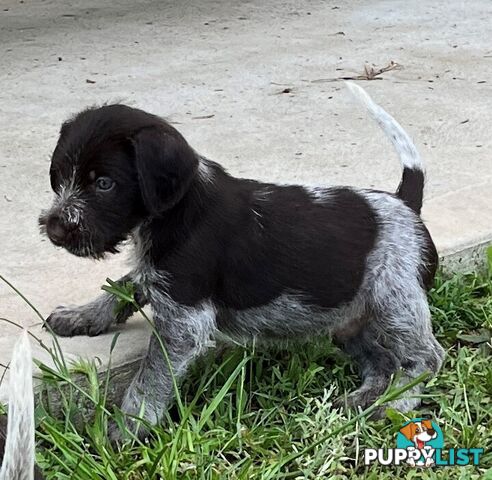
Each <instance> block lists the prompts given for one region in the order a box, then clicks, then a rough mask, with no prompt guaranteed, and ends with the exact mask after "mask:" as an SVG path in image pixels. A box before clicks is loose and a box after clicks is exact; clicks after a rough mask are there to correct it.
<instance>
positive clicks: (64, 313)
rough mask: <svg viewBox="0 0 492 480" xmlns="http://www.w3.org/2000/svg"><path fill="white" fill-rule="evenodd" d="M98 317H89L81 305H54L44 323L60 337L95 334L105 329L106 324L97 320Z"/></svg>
mask: <svg viewBox="0 0 492 480" xmlns="http://www.w3.org/2000/svg"><path fill="white" fill-rule="evenodd" d="M98 320H99V319H97V318H96V319H93V318H90V315H87V312H86V311H85V310H84V309H83V308H81V307H74V306H70V307H66V306H64V305H60V306H59V307H56V308H55V309H54V310H53V312H52V313H51V315H50V316H49V317H48V318H47V319H46V324H47V325H48V326H49V327H50V329H51V330H53V332H54V333H56V334H57V335H60V336H62V337H73V336H74V335H89V336H95V335H99V334H100V333H103V332H105V331H106V330H107V325H105V324H103V323H100V322H98Z"/></svg>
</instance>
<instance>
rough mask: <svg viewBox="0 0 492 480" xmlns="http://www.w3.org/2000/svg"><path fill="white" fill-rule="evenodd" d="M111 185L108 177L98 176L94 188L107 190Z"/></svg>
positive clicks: (111, 182)
mask: <svg viewBox="0 0 492 480" xmlns="http://www.w3.org/2000/svg"><path fill="white" fill-rule="evenodd" d="M113 186H114V182H113V180H111V178H109V177H99V178H98V179H97V180H96V189H97V190H100V191H101V192H107V191H108V190H111V189H112V188H113Z"/></svg>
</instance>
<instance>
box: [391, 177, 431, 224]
mask: <svg viewBox="0 0 492 480" xmlns="http://www.w3.org/2000/svg"><path fill="white" fill-rule="evenodd" d="M424 183H425V178H424V172H423V171H422V170H419V169H414V168H404V169H403V175H402V177H401V182H400V185H399V186H398V190H397V191H396V195H397V196H398V197H399V198H401V199H402V200H403V201H404V202H405V203H406V204H407V205H408V206H409V207H410V208H411V209H412V210H413V211H414V212H415V213H418V214H419V215H420V210H421V209H422V202H423V200H424Z"/></svg>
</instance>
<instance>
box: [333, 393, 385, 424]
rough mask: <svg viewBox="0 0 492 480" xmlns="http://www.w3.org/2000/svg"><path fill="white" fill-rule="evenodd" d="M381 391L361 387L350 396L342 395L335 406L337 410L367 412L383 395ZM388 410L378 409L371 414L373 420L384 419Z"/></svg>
mask: <svg viewBox="0 0 492 480" xmlns="http://www.w3.org/2000/svg"><path fill="white" fill-rule="evenodd" d="M381 393H382V392H381V391H380V389H377V388H370V387H361V388H359V389H358V390H355V391H354V392H352V393H349V394H348V395H342V396H340V397H338V398H337V399H336V400H335V402H333V406H334V407H335V408H343V409H345V410H347V409H351V410H352V409H353V410H356V411H358V410H359V409H360V410H365V409H367V408H368V407H370V406H371V405H372V404H373V403H374V402H375V401H376V400H377V399H378V398H379V396H380V395H381ZM385 411H386V409H385V408H384V407H378V408H376V409H375V410H373V411H372V412H371V414H370V418H371V419H372V420H379V419H381V418H384V416H385Z"/></svg>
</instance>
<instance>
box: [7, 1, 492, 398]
mask: <svg viewBox="0 0 492 480" xmlns="http://www.w3.org/2000/svg"><path fill="white" fill-rule="evenodd" d="M491 18H492V3H491V2H490V1H488V0H470V1H468V2H449V1H445V0H438V1H432V2H422V1H419V0H411V1H408V0H405V1H399V0H388V1H371V2H367V1H366V2H362V1H347V0H333V1H330V2H326V1H319V0H313V1H309V2H307V1H306V2H301V1H291V0H283V1H272V2H263V1H262V0H251V1H244V2H233V1H227V0H222V1H213V0H197V1H186V2H181V1H173V2H171V1H163V0H154V1H152V0H147V1H142V0H116V1H115V0H111V1H109V0H97V1H96V0H87V1H84V2H80V1H79V2H77V1H74V0H63V1H62V0H45V1H43V0H29V1H22V0H21V1H20V2H19V1H18V0H15V1H14V0H3V2H2V5H1V6H0V232H1V235H0V273H1V274H2V275H4V276H5V277H7V278H8V279H9V280H10V281H11V282H13V283H14V284H15V285H16V286H17V287H18V288H19V289H20V290H21V291H22V292H23V293H24V294H25V295H26V296H27V297H28V298H29V299H30V300H31V301H32V303H33V304H34V305H36V306H37V307H38V308H39V310H40V311H41V312H42V314H43V315H47V314H48V313H49V312H50V311H51V310H52V309H53V308H54V307H55V306H56V305H58V304H60V303H65V304H66V303H79V302H83V301H86V300H88V299H90V298H91V297H93V296H94V295H96V294H97V293H98V291H99V289H100V286H101V285H102V284H103V283H104V280H105V278H106V277H107V276H109V277H111V278H113V279H116V278H117V277H118V276H119V275H120V273H122V272H124V271H125V266H124V258H123V257H124V255H121V256H119V257H114V258H112V259H111V260H110V261H108V262H105V263H93V262H92V261H89V260H81V259H77V258H74V257H71V256H70V255H69V254H67V253H65V252H64V251H61V250H57V249H55V248H54V247H53V246H52V245H51V244H50V243H49V242H48V241H47V240H46V239H43V238H41V236H40V235H39V233H38V228H37V217H38V215H39V212H40V210H41V209H42V208H44V207H47V206H48V205H49V203H50V201H51V197H52V193H51V192H50V188H49V179H48V167H49V159H50V154H51V152H52V149H53V147H54V145H55V142H56V139H57V134H58V129H59V126H60V123H61V122H62V121H63V120H64V119H66V118H67V117H68V116H69V115H70V114H72V113H74V112H77V111H78V110H79V109H81V108H83V107H85V106H87V105H92V104H101V103H103V102H108V101H110V102H112V101H123V102H125V103H128V104H130V105H134V106H139V107H141V108H143V109H147V110H149V111H151V112H154V113H157V114H160V115H163V116H166V117H167V118H168V119H170V120H171V121H172V122H174V123H175V125H176V127H177V128H178V129H179V130H181V132H182V133H183V134H184V135H185V136H186V137H187V139H188V140H189V142H190V144H191V145H192V146H193V147H195V149H196V150H198V151H199V152H201V153H203V154H205V155H207V156H209V157H210V158H212V159H214V160H216V161H219V162H221V163H222V164H223V165H225V166H226V167H227V168H229V170H230V171H231V172H232V173H233V174H235V175H241V176H249V177H254V178H260V179H268V180H276V181H282V182H303V183H312V184H314V183H316V184H350V185H358V186H363V187H372V186H373V187H377V188H384V189H389V190H394V189H395V188H396V186H397V184H398V181H399V177H400V169H399V165H398V162H397V159H396V158H395V155H394V154H393V152H392V150H391V147H390V145H389V143H388V142H387V141H386V140H385V139H384V137H383V136H382V134H381V132H380V131H379V130H378V128H377V127H376V126H375V125H374V124H373V122H372V121H369V120H368V118H367V116H366V115H365V113H364V112H363V111H362V110H360V109H359V107H358V106H357V105H355V104H353V103H352V101H351V99H350V98H349V95H348V93H347V91H346V90H345V89H344V87H343V85H342V83H341V82H338V81H330V80H332V79H334V78H336V77H342V76H351V75H358V74H360V73H361V72H362V71H363V67H364V65H365V64H366V63H367V64H376V65H377V66H379V67H383V66H386V65H387V64H388V63H389V62H390V61H391V60H393V61H395V62H397V63H398V64H400V65H401V66H402V68H401V69H400V70H393V71H389V72H386V73H384V74H383V75H381V78H382V80H379V81H371V82H363V86H364V87H365V88H367V90H368V91H369V93H370V94H371V95H372V96H373V97H374V99H376V101H378V102H379V103H381V104H382V105H383V106H384V107H385V108H387V110H388V111H389V112H391V113H392V114H393V115H394V116H395V117H396V118H397V119H398V120H399V121H400V122H401V124H402V125H403V126H404V127H405V128H406V129H407V130H408V131H409V132H411V134H412V136H413V137H414V138H415V141H416V143H417V145H418V147H419V149H420V151H421V153H422V156H423V157H424V158H425V160H426V162H427V172H428V182H427V196H426V204H425V208H424V217H425V219H426V220H427V223H428V225H429V227H430V230H431V232H432V234H433V236H434V239H435V241H436V243H437V245H438V247H439V250H440V252H441V254H442V255H448V256H449V255H451V256H452V258H454V260H459V259H460V258H462V257H463V258H465V259H467V260H469V259H470V258H471V254H470V252H471V250H470V249H475V247H476V246H477V245H478V246H480V245H481V246H482V247H483V246H484V245H485V244H487V242H489V241H490V240H491V239H492V188H491V186H492V155H491V138H492V100H491V99H492V95H491V94H492V80H491V79H492V34H491V28H490V19H491ZM473 251H476V249H475V250H473ZM0 316H1V317H6V318H9V319H11V320H13V321H16V322H18V323H20V324H22V325H24V326H28V325H33V324H36V323H37V322H38V320H37V319H36V317H35V315H34V314H33V312H32V311H31V310H30V308H28V307H27V306H26V304H25V303H24V302H23V301H22V300H21V299H20V298H19V296H18V295H16V294H15V293H14V292H12V291H11V290H9V289H8V288H6V286H5V285H3V284H0ZM33 331H34V332H35V333H39V332H40V329H39V326H38V327H35V328H33ZM122 331H123V335H122V336H121V337H120V340H119V342H118V348H117V350H116V354H115V355H116V357H117V358H116V362H117V363H119V364H122V363H130V364H131V363H132V362H134V361H135V359H137V358H138V357H139V355H140V354H141V352H142V350H143V348H144V346H145V344H146V342H147V337H148V333H147V332H146V329H145V327H144V325H143V321H142V320H132V321H130V322H129V323H128V324H127V325H126V326H124V327H122ZM15 335H17V330H16V328H15V327H12V326H9V325H7V324H5V323H4V322H1V321H0V362H1V363H2V364H6V363H7V362H8V359H9V357H10V347H11V345H12V337H13V336H15ZM44 337H45V338H46V335H44ZM111 338H112V334H108V335H104V336H101V337H98V338H92V339H87V338H81V337H77V338H73V339H65V340H62V342H61V343H62V345H63V348H64V350H65V351H66V352H67V356H69V357H70V356H72V355H79V354H82V355H87V356H90V357H93V356H95V355H97V356H99V357H100V358H101V359H102V361H103V362H105V361H106V360H107V357H108V353H109V345H110V342H111ZM0 370H1V369H0ZM0 375H1V371H0ZM3 389H4V390H5V383H4V385H3ZM0 397H1V395H0Z"/></svg>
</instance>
